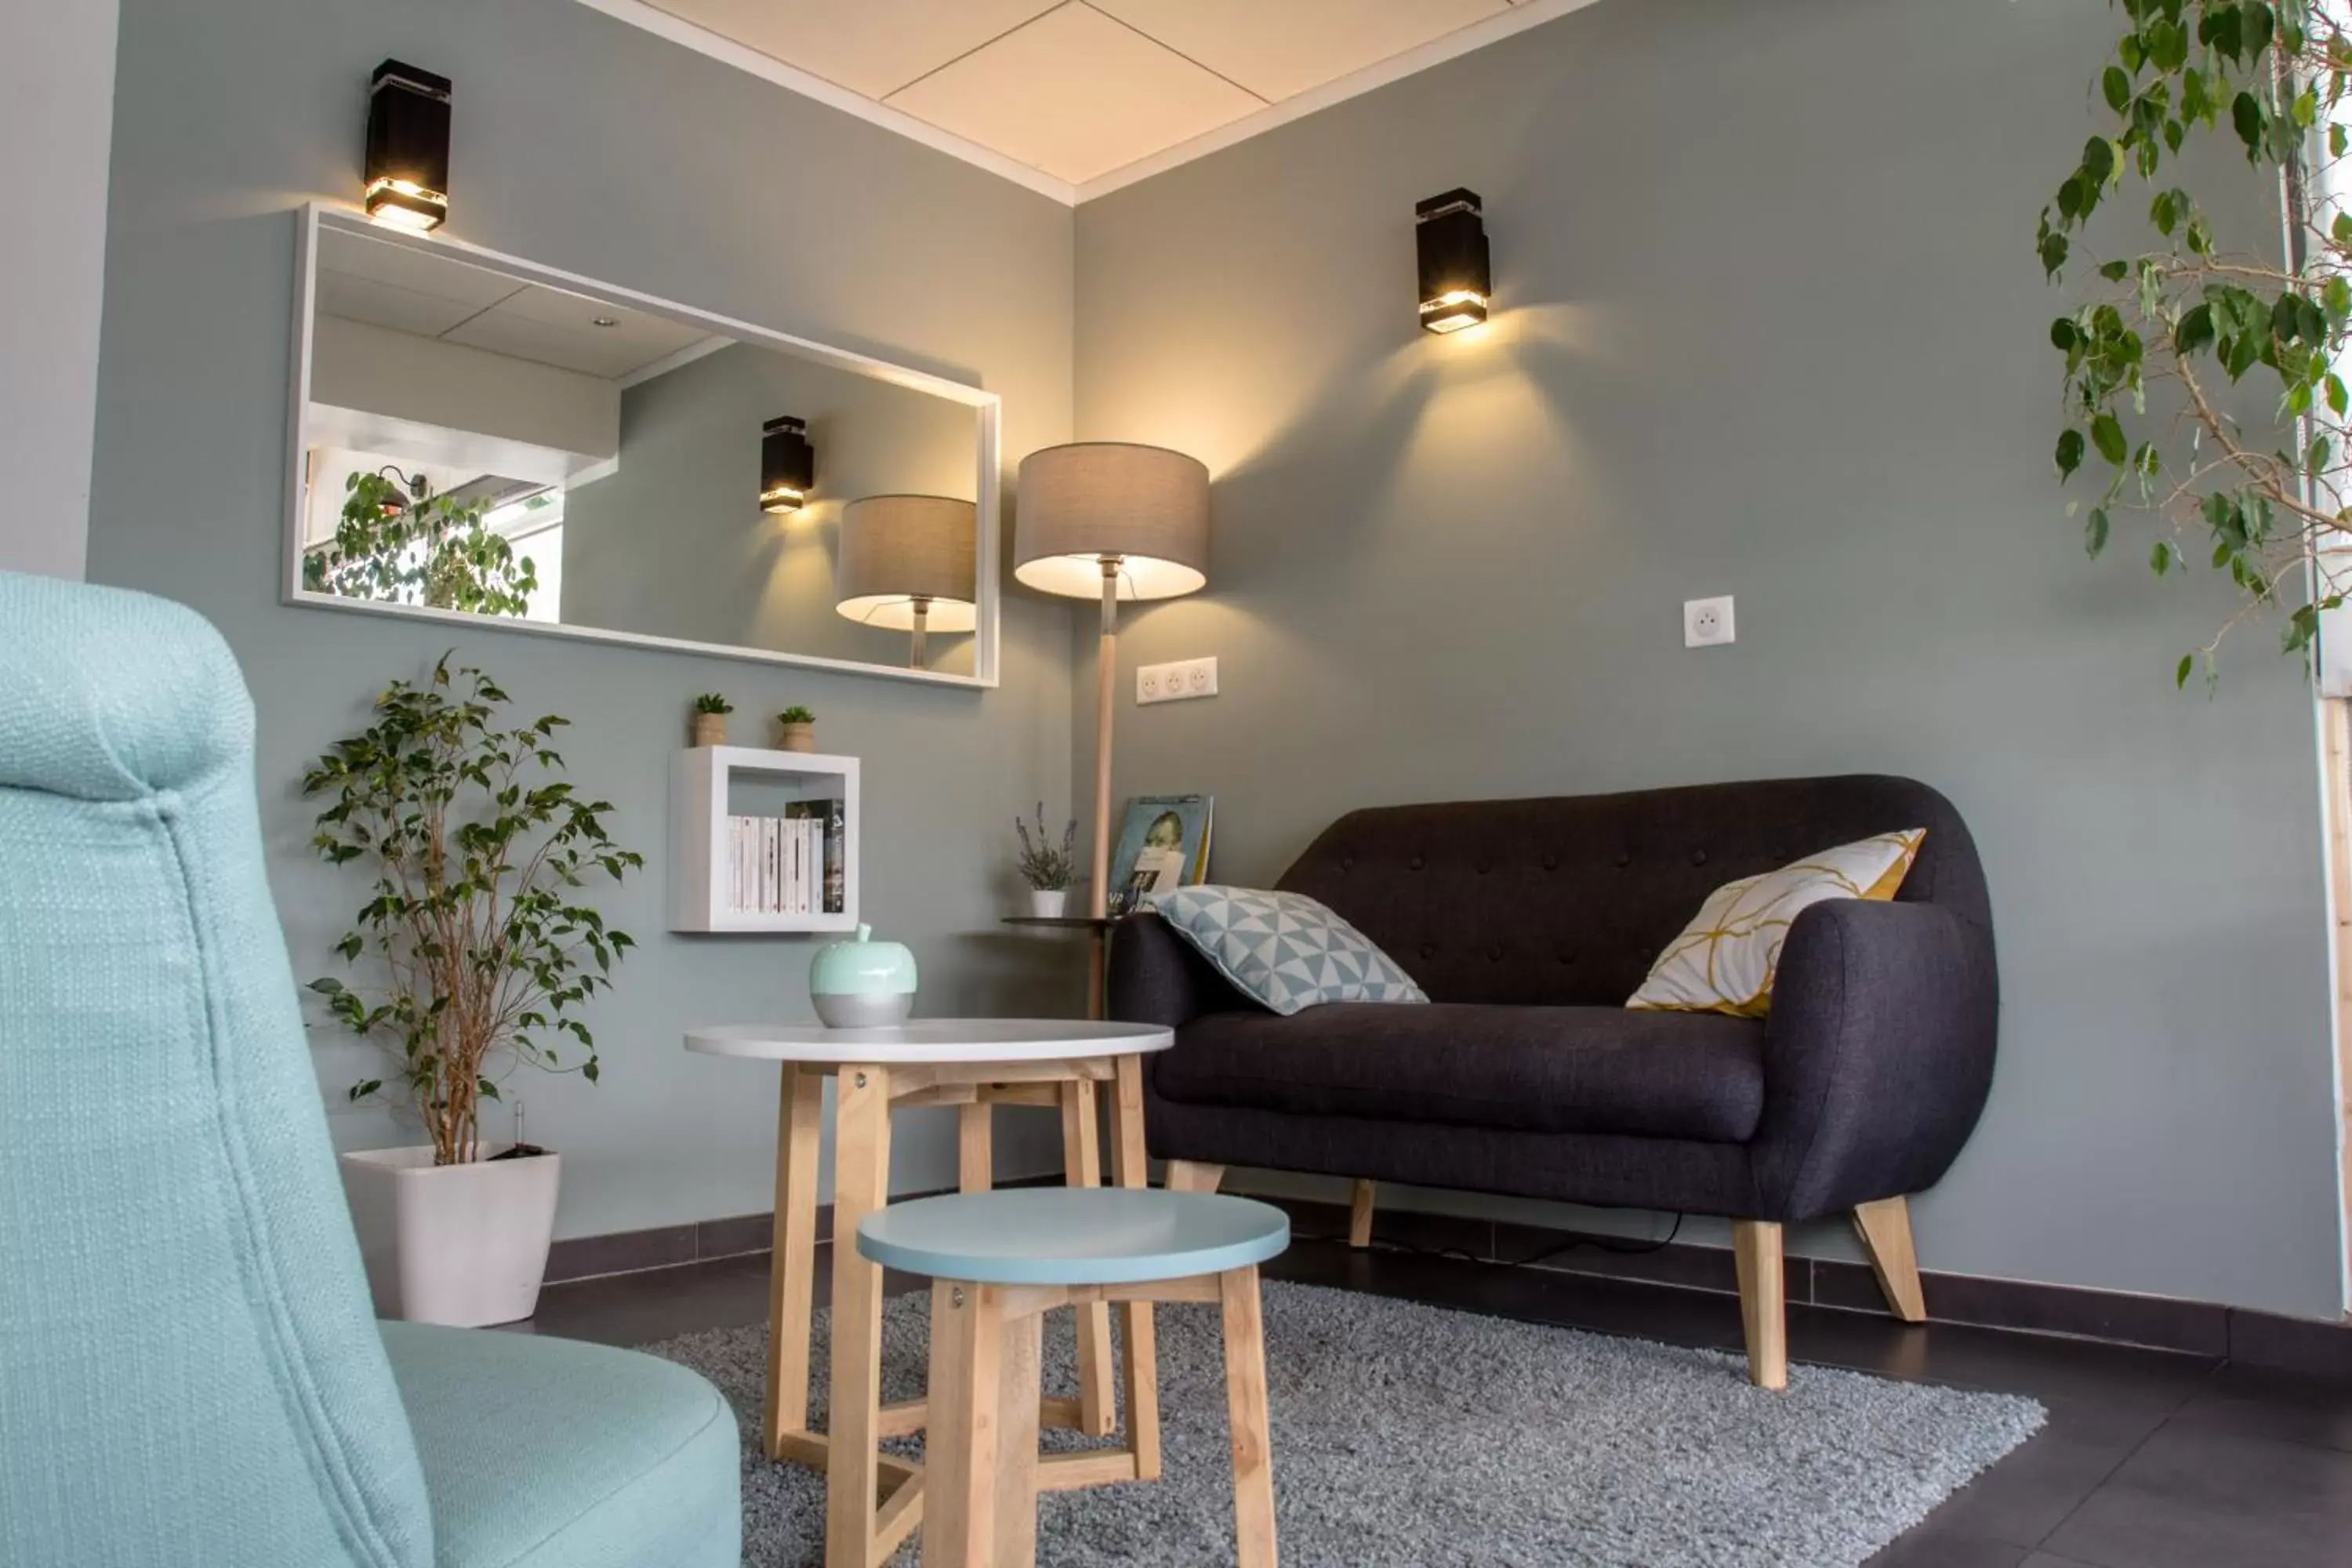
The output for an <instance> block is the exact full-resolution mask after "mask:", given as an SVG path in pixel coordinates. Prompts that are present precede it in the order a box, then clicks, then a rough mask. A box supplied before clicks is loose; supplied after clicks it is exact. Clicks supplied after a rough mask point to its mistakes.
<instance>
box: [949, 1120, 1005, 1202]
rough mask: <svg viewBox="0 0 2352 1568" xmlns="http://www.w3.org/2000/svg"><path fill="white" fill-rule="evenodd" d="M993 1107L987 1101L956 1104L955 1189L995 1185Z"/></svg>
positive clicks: (984, 1188) (980, 1190) (972, 1189)
mask: <svg viewBox="0 0 2352 1568" xmlns="http://www.w3.org/2000/svg"><path fill="white" fill-rule="evenodd" d="M995 1116H996V1108H995V1107H994V1106H992V1105H991V1104H989V1103H988V1102H987V1101H986V1100H977V1101H974V1102H973V1103H972V1104H970V1105H959V1106H957V1107H956V1189H957V1191H959V1192H966V1193H984V1192H986V1191H988V1189H989V1188H990V1187H992V1186H993V1185H995V1184H996V1122H995Z"/></svg>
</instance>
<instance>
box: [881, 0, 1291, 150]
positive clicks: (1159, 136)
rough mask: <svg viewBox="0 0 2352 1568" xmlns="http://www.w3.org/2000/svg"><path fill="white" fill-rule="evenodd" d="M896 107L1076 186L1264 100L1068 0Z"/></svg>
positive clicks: (895, 99)
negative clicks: (1076, 182) (1069, 2)
mask: <svg viewBox="0 0 2352 1568" xmlns="http://www.w3.org/2000/svg"><path fill="white" fill-rule="evenodd" d="M889 102H890V104H891V106H892V107H894V108H897V109H903V110H906V111H907V112H908V113H909V114H912V115H914V116H916V117H917V118H918V119H921V120H927V121H930V122H931V123H932V124H934V125H936V126H938V127H940V129H941V130H943V131H951V132H955V133H956V134H957V135H959V136H963V137H967V138H969V139H971V141H974V142H980V143H981V144H982V146H986V147H992V148H994V149H995V150H996V151H998V152H1000V153H1004V154H1005V155H1006V156H1008V157H1012V158H1016V159H1018V160H1020V161H1021V162H1022V163H1028V164H1030V165H1032V166H1033V167H1035V168H1039V169H1043V170H1045V172H1046V173H1047V174H1054V175H1057V176H1059V177H1060V178H1062V179H1065V180H1070V181H1079V180H1087V179H1091V178H1093V177H1094V176H1095V175H1097V174H1103V173H1105V172H1106V171H1108V170H1111V169H1116V168H1118V167H1119V166H1120V165H1121V164H1125V163H1133V162H1134V161H1135V160H1136V159H1138V158H1142V157H1148V156H1149V155H1150V154H1151V153H1157V152H1159V151H1160V149H1162V148H1164V147H1168V146H1171V145H1173V144H1174V143H1176V142H1182V141H1184V140H1186V139H1188V138H1190V137H1193V136H1197V135H1199V134H1200V133H1201V132H1204V131H1213V130H1214V129H1215V128H1216V127H1218V126H1220V125H1223V124H1225V123H1226V122H1227V121H1234V120H1238V119H1240V118H1241V117H1242V116H1244V115H1245V114H1248V113H1251V112H1252V111H1253V110H1258V109H1261V108H1263V107H1265V101H1264V100H1262V99H1259V98H1258V97H1256V96H1255V95H1254V94H1252V93H1249V92H1247V91H1244V89H1241V88H1239V87H1236V86H1234V84H1233V83H1232V82H1229V81H1227V80H1225V79H1223V78H1222V77H1219V76H1218V75H1216V74H1215V73H1214V72H1213V71H1210V70H1208V69H1206V68H1202V67H1201V66H1198V65H1195V64H1194V63H1192V61H1191V60H1188V59H1186V58H1184V57H1183V56H1181V55H1180V54H1178V53H1176V52H1175V51H1174V50H1172V49H1171V48H1168V47H1166V46H1164V45H1161V44H1159V43H1155V42H1154V41H1152V40H1151V39H1150V38H1147V37H1144V36H1143V35H1141V34H1140V33H1138V32H1137V31H1136V30H1135V29H1134V28H1132V27H1129V26H1126V25H1125V24H1123V23H1121V22H1118V21H1116V20H1114V19H1113V18H1112V17H1110V16H1107V15H1105V14H1104V13H1102V12H1100V11H1097V10H1096V9H1095V8H1094V7H1092V6H1091V5H1076V4H1072V5H1063V6H1061V7H1060V8H1058V9H1056V10H1055V11H1051V12H1049V13H1047V14H1046V15H1045V16H1041V17H1039V18H1038V19H1037V20H1035V21H1034V22H1031V23H1029V24H1028V25H1026V26H1023V27H1021V28H1019V29H1017V30H1015V31H1013V32H1011V33H1008V34H1006V35H1005V36H1004V37H1001V38H998V39H997V40H996V41H995V42H993V43H992V44H989V45H987V46H986V47H982V48H979V49H975V50H974V51H972V52H971V54H968V55H966V56H964V57H963V58H961V59H959V60H957V61H955V62H954V63H953V64H952V65H949V66H946V67H944V68H941V69H940V70H938V71H936V72H934V73H932V74H931V75H929V76H928V77H925V78H924V79H922V80H920V81H919V82H916V83H915V84H914V85H913V86H911V87H909V88H907V89H903V90H901V91H899V92H896V93H893V94H892V95H891V96H890V99H889Z"/></svg>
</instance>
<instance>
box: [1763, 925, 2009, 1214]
mask: <svg viewBox="0 0 2352 1568" xmlns="http://www.w3.org/2000/svg"><path fill="white" fill-rule="evenodd" d="M1998 1008H1999V981H1998V976H1997V973H1996V971H1995V968H1994V963H1993V945H1992V933H1991V932H1990V931H1987V930H1986V929H1985V928H1983V927H1982V926H1979V925H1978V924H1976V923H1975V922H1973V921H1968V920H1965V919H1963V918H1961V917H1960V916H1959V915H1958V914H1955V913H1954V912H1953V911H1952V910H1948V909H1944V908H1940V907H1938V906H1937V905H1934V904H1921V903H1878V902H1871V901H1865V900H1859V899H1837V900H1830V901H1827V902H1824V903H1819V904H1815V905H1813V906H1812V907H1811V909H1808V910H1804V911H1803V912H1802V913H1801V914H1799V915H1798V917H1797V919H1796V922H1795V923H1794V924H1793V925H1791V926H1790V930H1789V938H1788V942H1787V943H1786V945H1785V946H1784V947H1783V948H1782V950H1781V953H1780V972H1779V973H1778V975H1777V976H1776V977H1775V978H1774V980H1773V984H1772V1012H1771V1016H1770V1019H1769V1023H1768V1024H1767V1025H1766V1026H1765V1036H1764V1041H1765V1043H1764V1114H1763V1120H1762V1121H1761V1123H1760V1124H1759V1127H1758V1129H1757V1134H1756V1139H1755V1142H1754V1144H1753V1147H1752V1152H1753V1155H1754V1171H1755V1175H1756V1184H1757V1192H1758V1200H1759V1205H1760V1213H1759V1215H1758V1217H1759V1218H1763V1219H1779V1220H1801V1219H1811V1218H1813V1217H1815V1216H1816V1215H1825V1214H1834V1213H1836V1212H1838V1211H1840V1210H1843V1209H1849V1208H1852V1207H1853V1206H1854V1205H1857V1204H1862V1203H1868V1202H1871V1201H1874V1200H1876V1199H1879V1198H1889V1197H1896V1196H1901V1195H1905V1194H1910V1193H1915V1192H1918V1191H1920V1190H1922V1189H1924V1188H1927V1187H1929V1186H1932V1185H1934V1184H1936V1183H1937V1181H1939V1180H1941V1179H1942V1177H1943V1174H1944V1173H1945V1172H1946V1171H1947V1170H1948V1169H1950V1167H1951V1163H1952V1161H1953V1160H1954V1159H1955V1158H1957V1157H1958V1154H1959V1152H1960V1147H1961V1145H1962V1144H1964V1143H1966V1142H1968V1139H1969V1133H1970V1132H1971V1131H1974V1130H1975V1128H1976V1124H1977V1118H1978V1116H1979V1113H1981V1112H1982V1110H1984V1102H1985V1096H1986V1094H1987V1092H1988V1091H1989V1090H1990V1088H1991V1084H1992V1065H1993V1038H1994V1030H1995V1019H1996V1015H1997V1012H1998Z"/></svg>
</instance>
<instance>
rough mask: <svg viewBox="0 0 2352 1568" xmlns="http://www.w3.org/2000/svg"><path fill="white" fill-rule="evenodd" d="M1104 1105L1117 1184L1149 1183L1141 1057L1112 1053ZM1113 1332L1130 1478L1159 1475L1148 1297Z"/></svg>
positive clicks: (1126, 1309)
mask: <svg viewBox="0 0 2352 1568" xmlns="http://www.w3.org/2000/svg"><path fill="white" fill-rule="evenodd" d="M1110 1135H1111V1146H1110V1147H1111V1169H1112V1174H1113V1177H1114V1179H1115V1180H1116V1181H1117V1182H1118V1184H1119V1185H1120V1186H1122V1187H1141V1186H1147V1185H1149V1184H1150V1172H1149V1171H1148V1170H1147V1169H1146V1168H1145V1157H1144V1144H1143V1058H1140V1057H1134V1056H1126V1057H1121V1058H1118V1080H1117V1082H1116V1084H1115V1085H1114V1089H1113V1097H1112V1100H1111V1108H1110ZM1118 1331H1119V1337H1120V1338H1121V1339H1122V1340H1124V1341H1125V1342H1126V1343H1127V1446H1128V1448H1129V1451H1130V1452H1131V1453H1133V1454H1134V1455H1135V1479H1137V1480H1139V1481H1156V1480H1158V1479H1160V1349H1159V1342H1158V1341H1157V1339H1156V1338H1155V1337H1154V1331H1153V1329H1152V1323H1151V1304H1150V1302H1149V1301H1128V1302H1123V1303H1121V1304H1120V1306H1119V1309H1118Z"/></svg>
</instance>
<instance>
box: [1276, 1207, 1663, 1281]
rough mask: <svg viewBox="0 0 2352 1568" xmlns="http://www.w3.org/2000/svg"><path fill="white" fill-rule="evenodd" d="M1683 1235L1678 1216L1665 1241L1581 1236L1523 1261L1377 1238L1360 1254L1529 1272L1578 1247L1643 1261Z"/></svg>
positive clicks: (1320, 1238) (1297, 1237) (1334, 1238)
mask: <svg viewBox="0 0 2352 1568" xmlns="http://www.w3.org/2000/svg"><path fill="white" fill-rule="evenodd" d="M1682 1231H1683V1216H1682V1215H1680V1214H1677V1215H1675V1223H1674V1225H1673V1226H1671V1227H1670V1228H1668V1230H1667V1231H1666V1234H1665V1235H1664V1237H1662V1238H1661V1239H1659V1240H1656V1241H1649V1242H1643V1243H1642V1244H1641V1245H1640V1246H1638V1247H1623V1246H1618V1245H1615V1244H1613V1243H1612V1242H1610V1241H1608V1240H1605V1239H1604V1238H1602V1237H1597V1236H1580V1237H1573V1238H1572V1239H1570V1240H1568V1241H1564V1242H1562V1243H1560V1244H1559V1246H1558V1247H1546V1248H1545V1249H1544V1250H1543V1251H1541V1252H1538V1253H1534V1254H1531V1255H1530V1256H1528V1257H1526V1258H1481V1257H1479V1256H1478V1255H1477V1254H1476V1253H1475V1252H1471V1251H1468V1250H1467V1249H1465V1248H1463V1247H1415V1246H1414V1245H1413V1244H1412V1243H1411V1242H1409V1241H1393V1240H1389V1239H1387V1238H1384V1237H1377V1236H1376V1237H1373V1238H1372V1240H1371V1245H1370V1246H1369V1247H1365V1248H1363V1249H1362V1250H1364V1251H1368V1252H1390V1253H1398V1254H1402V1256H1404V1257H1408V1258H1454V1259H1455V1260H1457V1261H1459V1262H1463V1263H1483V1264H1486V1265H1488V1266H1490V1267H1492V1268H1534V1267H1535V1266H1536V1265H1538V1264H1539V1263H1549V1261H1551V1259H1553V1258H1558V1257H1559V1256H1560V1255H1561V1254H1562V1253H1566V1252H1574V1251H1576V1250H1577V1249H1578V1248H1580V1247H1591V1249H1592V1250H1593V1251H1595V1252H1605V1253H1609V1254H1611V1255H1612V1256H1613V1257H1617V1258H1646V1257H1648V1256H1649V1255H1650V1254H1652V1253H1654V1252H1664V1250H1665V1249H1666V1248H1667V1247H1672V1246H1673V1245H1674V1243H1675V1237H1678V1236H1680V1235H1681V1234H1682ZM1290 1239H1291V1240H1293V1241H1306V1242H1325V1241H1328V1242H1341V1243H1344V1242H1346V1241H1347V1240H1348V1238H1347V1237H1345V1236H1342V1235H1332V1236H1306V1235H1300V1234H1298V1233H1297V1232H1295V1231H1294V1232H1293V1233H1292V1234H1291V1237H1290Z"/></svg>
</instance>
